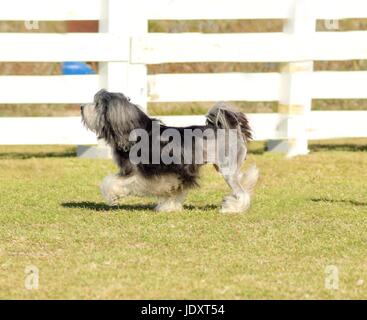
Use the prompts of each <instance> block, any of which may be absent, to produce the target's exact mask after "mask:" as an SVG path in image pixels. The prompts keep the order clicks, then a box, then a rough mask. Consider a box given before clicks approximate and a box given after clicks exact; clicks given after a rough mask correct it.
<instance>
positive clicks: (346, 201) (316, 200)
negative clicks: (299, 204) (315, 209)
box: [311, 198, 367, 207]
mask: <svg viewBox="0 0 367 320" xmlns="http://www.w3.org/2000/svg"><path fill="white" fill-rule="evenodd" d="M311 201H312V202H328V203H336V204H337V203H342V204H349V205H352V206H357V207H367V202H359V201H355V200H343V199H341V200H337V199H327V198H318V199H315V198H312V199H311Z"/></svg>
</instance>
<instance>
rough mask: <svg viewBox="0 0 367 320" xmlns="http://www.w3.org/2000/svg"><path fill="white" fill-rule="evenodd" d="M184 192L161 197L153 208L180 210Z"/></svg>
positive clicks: (184, 196) (163, 210)
mask: <svg viewBox="0 0 367 320" xmlns="http://www.w3.org/2000/svg"><path fill="white" fill-rule="evenodd" d="M186 194H187V192H186V191H182V192H180V193H178V194H175V195H172V196H170V197H167V198H163V199H162V201H161V202H160V203H159V204H158V205H157V206H156V207H155V210H156V211H159V212H174V211H182V210H183V202H184V201H185V198H186Z"/></svg>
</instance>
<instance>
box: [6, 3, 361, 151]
mask: <svg viewBox="0 0 367 320" xmlns="http://www.w3.org/2000/svg"><path fill="white" fill-rule="evenodd" d="M5 2H6V5H4V6H3V8H2V10H1V11H0V21H1V20H6V21H9V20H14V21H20V20H40V21H43V20H44V21H52V20H54V21H62V20H99V21H100V32H99V33H88V34H86V33H75V34H50V33H48V34H42V33H32V32H28V33H0V46H1V50H0V61H3V62H46V61H47V62H61V61H98V62H100V68H99V69H100V73H99V74H98V75H82V76H0V88H2V89H1V90H0V104H1V103H8V104H17V103H84V102H88V101H90V100H91V99H92V97H93V94H94V93H95V92H96V91H97V90H98V89H100V88H102V87H103V88H107V89H109V90H114V91H122V92H124V93H126V94H127V95H129V96H131V98H132V99H133V100H134V101H137V102H138V103H139V104H141V105H142V106H143V107H146V103H147V102H188V101H216V100H225V101H229V100H231V101H278V102H279V113H274V114H250V115H249V117H250V120H251V123H252V126H253V127H254V131H255V139H258V140H267V139H270V140H284V141H285V142H286V144H285V148H283V151H286V152H288V154H290V155H295V154H303V153H306V152H307V140H308V139H326V138H342V137H367V125H365V123H367V111H365V112H363V111H362V112H357V111H356V112H344V111H336V112H312V111H311V102H312V99H357V98H358V99H365V98H367V89H366V86H365V84H366V83H367V81H366V80H367V71H344V72H337V71H327V72H326V71H323V72H315V71H314V70H313V61H318V60H325V61H329V60H339V61H341V60H352V59H366V58H367V31H350V32H318V31H316V21H317V20H322V19H344V18H363V17H367V3H366V1H365V0H277V1H274V0H256V1H255V0H201V1H196V0H155V1H149V0H126V1H121V0H53V1H49V0H5ZM185 19H186V20H196V19H213V20H215V19H283V20H284V30H283V32H268V33H233V34H198V33H174V34H168V33H158V34H152V33H148V20H185ZM222 61H223V62H280V63H282V65H283V67H282V71H281V72H279V73H273V72H272V73H217V74H157V75H147V71H146V70H147V69H146V65H147V64H158V63H177V62H183V63H185V62H222ZM162 118H163V119H164V120H165V121H167V122H168V123H170V124H178V125H187V124H195V123H203V121H204V118H203V116H179V117H162ZM10 133H11V134H10ZM94 143H96V139H95V137H94V135H93V134H91V133H90V132H87V131H86V130H85V129H84V128H83V127H82V126H81V124H80V118H78V117H77V118H74V117H72V118H1V119H0V144H94Z"/></svg>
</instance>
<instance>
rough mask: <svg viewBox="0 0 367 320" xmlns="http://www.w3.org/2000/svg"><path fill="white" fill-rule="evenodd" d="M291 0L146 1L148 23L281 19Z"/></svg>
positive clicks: (286, 13)
mask: <svg viewBox="0 0 367 320" xmlns="http://www.w3.org/2000/svg"><path fill="white" fill-rule="evenodd" d="M293 1H294V0H276V1H274V0H256V1H253V0H250V1H249V0H247V1H246V0H200V1H197V0H154V1H150V0H146V1H143V2H144V4H145V6H146V7H145V10H146V12H147V13H146V15H147V17H148V18H149V19H152V20H202V19H212V20H215V19H285V18H288V17H289V16H290V12H291V5H292V3H293Z"/></svg>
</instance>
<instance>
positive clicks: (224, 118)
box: [206, 102, 252, 141]
mask: <svg viewBox="0 0 367 320" xmlns="http://www.w3.org/2000/svg"><path fill="white" fill-rule="evenodd" d="M206 123H207V125H212V126H214V127H217V128H220V129H237V128H239V129H240V130H241V132H242V134H243V136H244V139H245V141H249V140H252V132H251V127H250V124H249V121H248V119H247V117H246V115H245V114H243V113H242V112H236V111H234V110H232V108H231V107H230V106H229V105H228V104H226V103H225V102H218V103H217V104H215V105H214V106H213V107H212V108H211V109H210V110H209V112H208V113H207V115H206Z"/></svg>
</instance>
